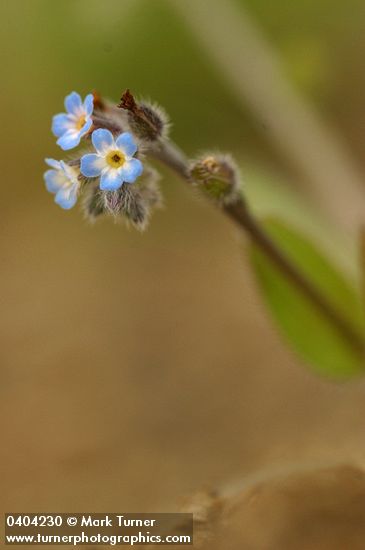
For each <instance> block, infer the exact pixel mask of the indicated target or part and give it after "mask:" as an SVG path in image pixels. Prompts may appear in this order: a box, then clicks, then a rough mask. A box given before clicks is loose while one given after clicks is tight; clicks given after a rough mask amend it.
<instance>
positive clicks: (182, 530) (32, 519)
mask: <svg viewBox="0 0 365 550" xmlns="http://www.w3.org/2000/svg"><path fill="white" fill-rule="evenodd" d="M4 542H5V544H8V545H12V544H19V545H43V544H47V545H73V546H78V545H90V544H93V545H104V546H118V545H131V546H133V545H142V544H143V545H147V544H161V545H162V544H164V545H166V544H171V545H191V544H193V515H192V514H162V513H161V514H148V513H143V514H137V513H133V514H127V513H125V514H123V513H107V514H105V513H104V514H100V513H78V514H75V513H66V514H65V513H62V514H58V513H49V512H48V513H39V514H34V513H18V512H17V513H8V514H5V541H4Z"/></svg>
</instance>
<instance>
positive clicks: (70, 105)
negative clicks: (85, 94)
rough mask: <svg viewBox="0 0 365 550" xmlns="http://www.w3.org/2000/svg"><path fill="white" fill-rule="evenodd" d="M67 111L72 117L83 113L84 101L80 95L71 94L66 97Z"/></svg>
mask: <svg viewBox="0 0 365 550" xmlns="http://www.w3.org/2000/svg"><path fill="white" fill-rule="evenodd" d="M65 108H66V111H67V112H68V113H70V114H72V115H78V114H79V113H80V111H82V101H81V97H80V94H78V93H76V92H71V93H70V94H69V95H67V96H66V97H65Z"/></svg>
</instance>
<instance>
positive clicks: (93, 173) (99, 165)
mask: <svg viewBox="0 0 365 550" xmlns="http://www.w3.org/2000/svg"><path fill="white" fill-rule="evenodd" d="M104 167H105V161H104V159H103V158H101V157H99V155H95V154H94V153H91V154H89V155H84V156H83V157H81V167H80V171H81V174H83V175H84V176H86V177H87V178H96V177H97V176H100V174H101V171H102V169H103V168H104Z"/></svg>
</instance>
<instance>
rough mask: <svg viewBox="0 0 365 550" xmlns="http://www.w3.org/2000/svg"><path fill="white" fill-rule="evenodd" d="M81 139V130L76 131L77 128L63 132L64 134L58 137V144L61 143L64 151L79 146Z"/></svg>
mask: <svg viewBox="0 0 365 550" xmlns="http://www.w3.org/2000/svg"><path fill="white" fill-rule="evenodd" d="M80 139H81V136H80V132H75V130H68V131H67V132H66V133H65V134H63V136H61V137H60V138H58V140H57V145H59V146H60V147H61V149H63V150H64V151H68V150H69V149H73V148H74V147H77V145H78V144H79V143H80Z"/></svg>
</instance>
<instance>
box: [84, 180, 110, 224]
mask: <svg viewBox="0 0 365 550" xmlns="http://www.w3.org/2000/svg"><path fill="white" fill-rule="evenodd" d="M83 188H84V193H83V197H82V209H83V212H84V215H85V218H86V219H88V220H89V221H90V222H95V221H96V219H97V218H99V217H100V216H102V215H103V214H105V212H106V211H105V207H104V196H103V192H102V191H101V190H100V188H99V184H98V183H95V182H92V181H91V180H87V179H86V178H85V183H84V185H83Z"/></svg>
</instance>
